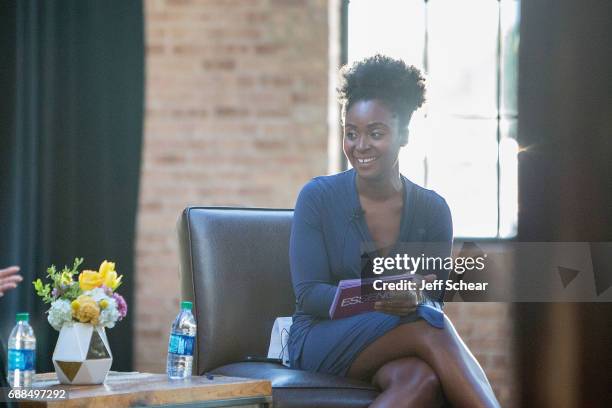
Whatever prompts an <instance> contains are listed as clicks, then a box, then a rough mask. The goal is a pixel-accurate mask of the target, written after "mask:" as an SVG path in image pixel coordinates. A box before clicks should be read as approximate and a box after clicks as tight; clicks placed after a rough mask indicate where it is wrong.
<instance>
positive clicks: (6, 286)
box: [0, 283, 17, 296]
mask: <svg viewBox="0 0 612 408" xmlns="http://www.w3.org/2000/svg"><path fill="white" fill-rule="evenodd" d="M16 287H17V284H16V283H0V296H4V292H6V291H9V290H11V289H15V288H16Z"/></svg>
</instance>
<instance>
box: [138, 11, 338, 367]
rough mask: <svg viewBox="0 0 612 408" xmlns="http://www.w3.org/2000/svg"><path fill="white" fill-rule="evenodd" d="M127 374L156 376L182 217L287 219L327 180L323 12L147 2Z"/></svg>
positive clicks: (173, 303) (172, 308) (174, 298)
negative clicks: (284, 215)
mask: <svg viewBox="0 0 612 408" xmlns="http://www.w3.org/2000/svg"><path fill="white" fill-rule="evenodd" d="M145 21H146V50H147V53H146V58H147V61H146V67H147V72H146V74H147V80H146V122H145V137H144V153H143V158H144V160H143V167H142V184H141V194H140V209H139V210H140V211H139V218H138V237H137V257H136V262H137V276H136V282H137V286H136V287H137V292H136V310H137V313H138V317H137V319H136V327H135V330H136V339H135V357H134V358H135V366H136V368H137V369H138V370H146V371H155V372H160V371H163V370H164V368H165V366H164V364H165V356H166V341H167V335H168V331H169V327H170V323H171V321H172V319H173V318H174V316H175V314H176V312H177V308H178V301H179V283H178V256H177V242H176V232H175V223H176V220H177V217H178V216H179V214H180V212H181V210H182V209H183V208H184V207H186V206H188V205H190V204H198V205H236V206H268V207H286V208H287V207H292V206H293V204H294V202H295V197H296V195H297V193H298V191H299V189H300V187H301V186H302V185H303V184H304V183H305V182H306V181H307V180H308V179H309V178H311V177H313V176H314V175H317V174H324V173H326V172H327V170H328V167H327V143H328V139H327V134H328V124H327V110H328V107H327V105H328V80H327V78H328V69H329V67H328V63H329V58H328V42H327V38H328V28H327V25H328V21H327V2H325V1H317V0H307V1H306V0H305V1H297V0H294V1H285V0H212V1H203V0H198V1H195V0H194V1H185V0H182V1H178V0H176V1H172V0H167V1H164V0H151V1H146V2H145Z"/></svg>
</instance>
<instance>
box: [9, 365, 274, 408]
mask: <svg viewBox="0 0 612 408" xmlns="http://www.w3.org/2000/svg"><path fill="white" fill-rule="evenodd" d="M32 388H33V389H34V390H37V389H41V390H42V389H45V390H49V389H50V390H66V399H64V400H46V401H33V400H28V401H23V400H20V401H19V407H66V408H72V407H75V408H76V407H79V408H85V407H87V408H99V407H100V408H101V407H104V408H107V407H108V408H110V407H113V408H115V407H117V408H120V407H145V406H155V407H177V408H179V407H180V408H196V407H241V408H246V407H253V408H255V407H271V406H272V385H271V384H270V382H269V381H266V380H253V379H247V378H235V377H224V376H214V377H213V378H212V379H210V378H206V377H192V378H191V379H187V380H169V379H168V377H167V376H166V375H165V374H148V373H119V372H112V371H111V372H110V373H109V374H108V377H107V378H106V382H105V383H104V384H102V385H78V386H77V385H61V384H59V382H58V381H57V377H56V375H55V373H47V374H37V375H36V378H35V381H34V385H33V387H32Z"/></svg>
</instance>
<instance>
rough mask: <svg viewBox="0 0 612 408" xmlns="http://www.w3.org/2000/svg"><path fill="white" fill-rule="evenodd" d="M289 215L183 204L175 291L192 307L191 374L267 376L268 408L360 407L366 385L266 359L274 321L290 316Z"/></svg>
mask: <svg viewBox="0 0 612 408" xmlns="http://www.w3.org/2000/svg"><path fill="white" fill-rule="evenodd" d="M292 217H293V211H292V210H272V209H243V208H206V207H189V208H187V209H185V210H184V211H183V214H182V216H181V218H180V220H179V223H178V235H179V245H180V255H181V265H180V271H181V286H182V296H183V298H184V299H185V300H191V301H192V302H193V303H194V312H195V317H196V320H197V323H198V333H197V341H198V346H197V350H196V356H195V361H194V363H195V368H194V370H195V371H194V372H195V373H197V374H198V375H201V374H203V373H205V372H211V373H216V374H221V375H228V376H235V377H247V378H262V379H268V380H270V381H271V383H272V387H273V399H274V406H275V407H282V408H285V407H291V408H297V407H321V408H323V407H367V406H368V405H369V404H370V403H371V402H372V401H373V400H374V399H375V398H376V396H377V395H378V392H379V391H378V390H377V389H376V388H375V387H373V386H372V385H370V384H368V383H364V382H360V381H354V380H349V379H346V378H343V377H336V376H331V375H326V374H318V373H312V372H306V371H301V370H292V369H288V368H286V367H284V366H283V365H280V364H274V363H265V362H245V361H244V359H245V357H246V356H265V355H266V354H267V351H268V344H269V340H270V331H271V330H272V325H273V323H274V319H275V318H276V317H278V316H291V315H292V314H293V310H294V304H295V297H294V294H293V288H292V286H291V276H290V273H289V234H290V230H291V219H292Z"/></svg>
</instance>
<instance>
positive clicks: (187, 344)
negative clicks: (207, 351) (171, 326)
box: [168, 334, 195, 356]
mask: <svg viewBox="0 0 612 408" xmlns="http://www.w3.org/2000/svg"><path fill="white" fill-rule="evenodd" d="M194 343H195V337H194V336H187V335H184V334H171V335H170V344H169V345H168V353H172V354H179V355H181V356H193V346H194Z"/></svg>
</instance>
